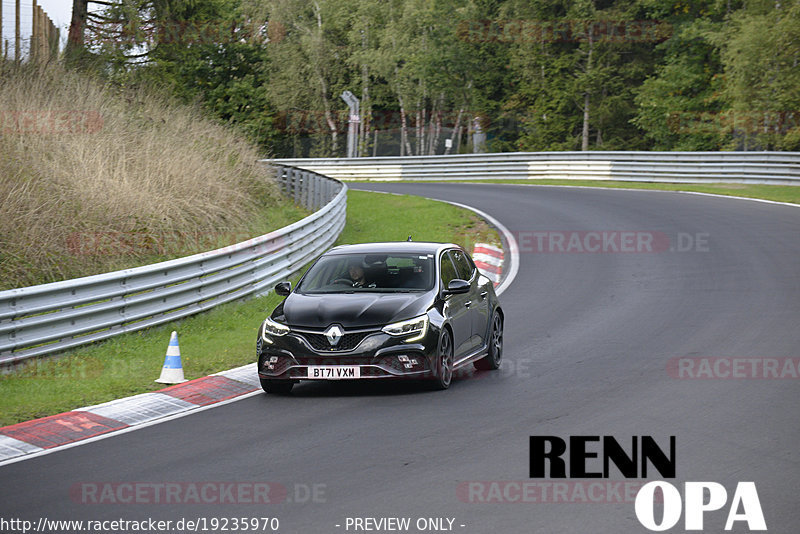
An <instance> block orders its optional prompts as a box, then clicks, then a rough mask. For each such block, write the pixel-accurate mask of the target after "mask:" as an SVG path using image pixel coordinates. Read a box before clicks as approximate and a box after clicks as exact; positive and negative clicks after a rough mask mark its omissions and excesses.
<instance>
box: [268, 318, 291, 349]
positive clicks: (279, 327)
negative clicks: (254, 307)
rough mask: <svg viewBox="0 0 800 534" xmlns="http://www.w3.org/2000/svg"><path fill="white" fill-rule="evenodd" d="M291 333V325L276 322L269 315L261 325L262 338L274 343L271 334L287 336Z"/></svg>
mask: <svg viewBox="0 0 800 534" xmlns="http://www.w3.org/2000/svg"><path fill="white" fill-rule="evenodd" d="M288 333H289V327H288V326H286V325H283V324H280V323H276V322H275V321H273V320H272V319H270V318H269V317H267V320H266V321H264V324H263V325H261V339H263V340H264V341H266V342H267V343H272V340H271V339H270V337H269V336H285V335H286V334H288Z"/></svg>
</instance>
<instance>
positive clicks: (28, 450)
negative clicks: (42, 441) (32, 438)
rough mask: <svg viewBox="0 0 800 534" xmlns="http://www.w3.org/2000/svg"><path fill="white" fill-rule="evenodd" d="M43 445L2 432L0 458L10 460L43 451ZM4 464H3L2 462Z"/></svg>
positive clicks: (0, 436) (0, 435)
mask: <svg viewBox="0 0 800 534" xmlns="http://www.w3.org/2000/svg"><path fill="white" fill-rule="evenodd" d="M42 450H44V449H42V448H41V447H37V446H36V445H31V444H30V443H26V442H24V441H20V440H18V439H15V438H12V437H9V436H5V435H2V434H0V460H9V459H11V458H16V457H17V456H22V455H25V454H33V453H35V452H38V451H42ZM0 465H2V464H0Z"/></svg>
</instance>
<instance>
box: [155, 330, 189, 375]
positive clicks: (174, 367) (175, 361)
mask: <svg viewBox="0 0 800 534" xmlns="http://www.w3.org/2000/svg"><path fill="white" fill-rule="evenodd" d="M156 382H159V383H160V384H180V383H182V382H186V379H185V378H183V365H181V348H180V347H179V346H178V333H177V332H172V336H170V338H169V347H167V356H166V358H164V367H162V368H161V376H160V377H158V380H156Z"/></svg>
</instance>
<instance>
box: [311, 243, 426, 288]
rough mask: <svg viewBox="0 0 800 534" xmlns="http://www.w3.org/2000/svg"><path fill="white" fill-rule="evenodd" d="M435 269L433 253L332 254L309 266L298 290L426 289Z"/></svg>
mask: <svg viewBox="0 0 800 534" xmlns="http://www.w3.org/2000/svg"><path fill="white" fill-rule="evenodd" d="M434 270H435V263H434V255H433V254H423V253H418V254H411V253H398V254H391V253H390V254H331V255H328V256H325V257H323V258H320V260H319V261H318V262H317V263H315V264H314V265H313V266H312V267H311V269H309V271H308V273H306V275H305V276H304V277H303V280H302V281H301V282H300V284H299V285H298V286H297V292H298V293H350V292H357V291H358V292H361V291H373V292H391V293H394V292H405V291H427V290H429V289H432V288H433V284H434V280H435V277H434Z"/></svg>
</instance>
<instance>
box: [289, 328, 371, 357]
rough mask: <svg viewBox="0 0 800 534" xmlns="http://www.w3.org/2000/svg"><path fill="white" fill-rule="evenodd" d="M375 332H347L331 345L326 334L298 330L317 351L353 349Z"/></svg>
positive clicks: (298, 333) (299, 334)
mask: <svg viewBox="0 0 800 534" xmlns="http://www.w3.org/2000/svg"><path fill="white" fill-rule="evenodd" d="M374 333H375V332H374V331H372V332H354V333H352V334H347V333H345V334H344V335H343V336H342V337H341V339H339V342H338V343H337V344H336V345H331V343H330V341H328V338H326V337H325V335H324V334H314V333H310V332H297V335H298V336H300V337H302V338H303V339H305V340H306V342H308V344H309V345H311V348H313V349H314V350H316V351H319V352H342V351H348V350H353V349H354V348H356V347H357V346H358V344H359V343H361V341H362V340H363V339H364V338H365V337H367V336H368V335H370V334H374Z"/></svg>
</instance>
